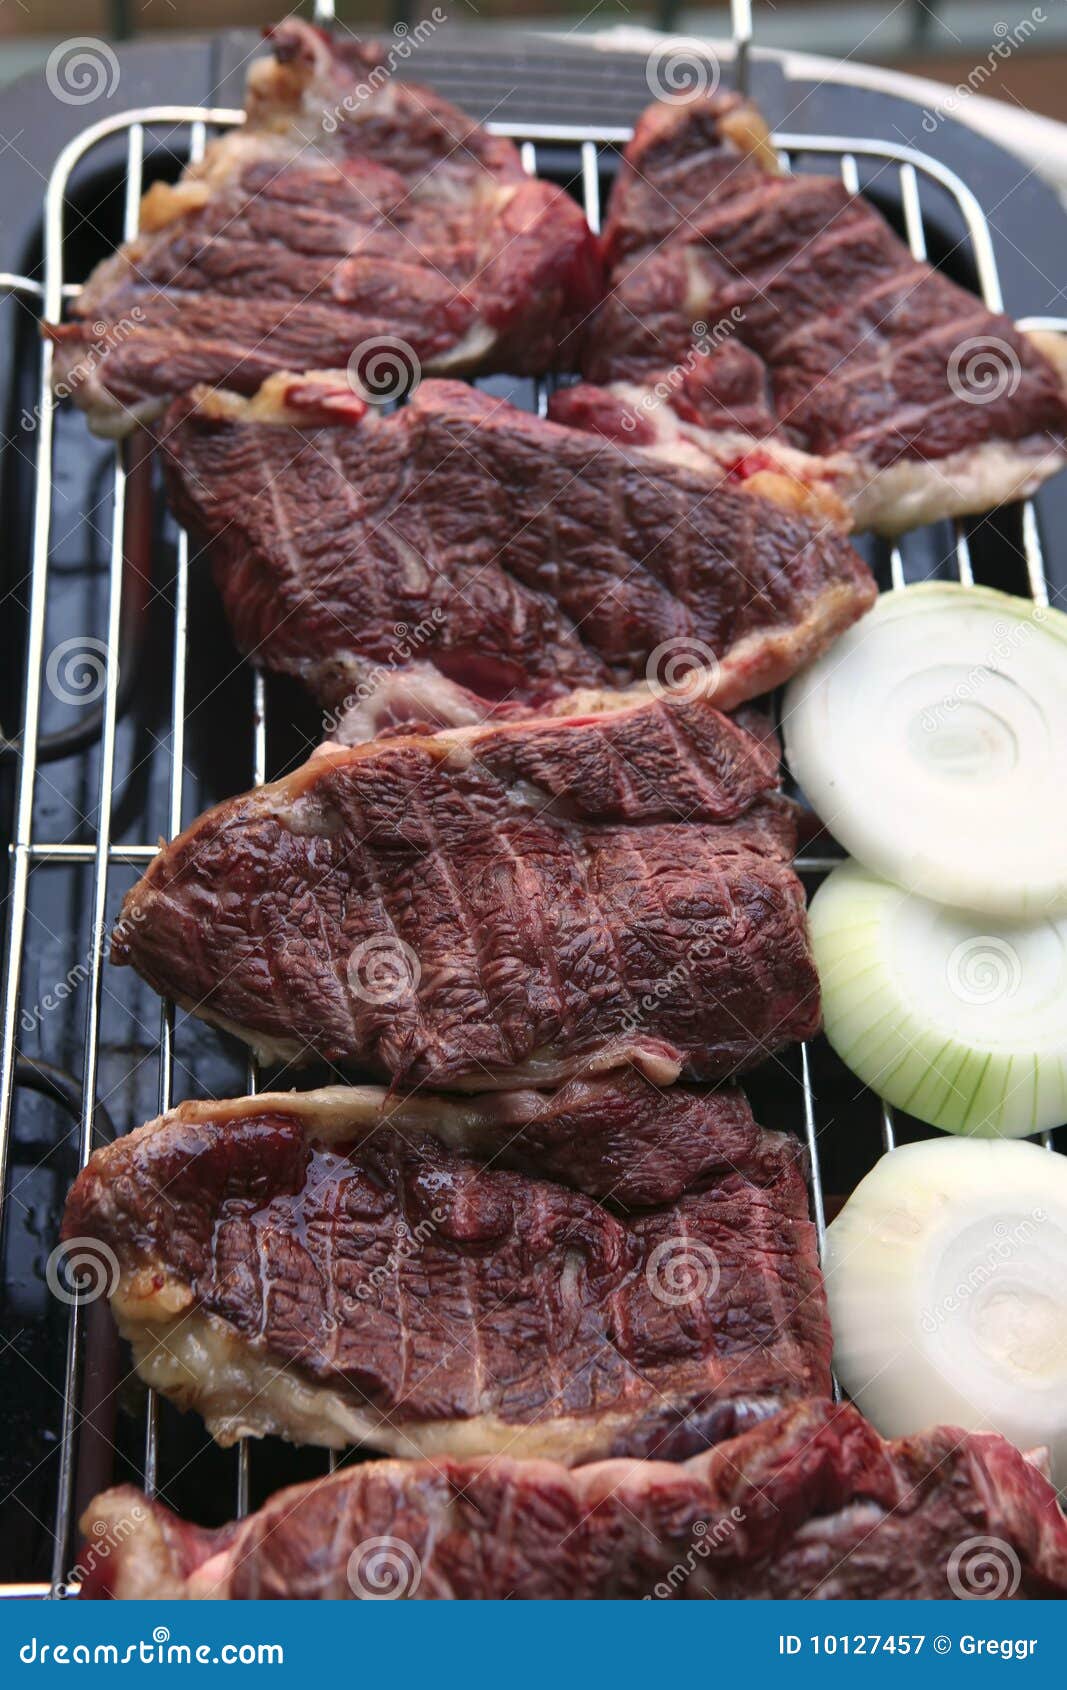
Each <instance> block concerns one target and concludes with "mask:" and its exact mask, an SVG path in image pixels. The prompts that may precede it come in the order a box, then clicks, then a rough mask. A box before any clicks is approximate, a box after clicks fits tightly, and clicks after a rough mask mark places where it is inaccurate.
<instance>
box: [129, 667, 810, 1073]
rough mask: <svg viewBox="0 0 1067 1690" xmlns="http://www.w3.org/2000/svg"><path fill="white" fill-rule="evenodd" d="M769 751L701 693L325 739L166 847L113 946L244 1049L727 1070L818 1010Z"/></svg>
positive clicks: (522, 1067) (790, 816) (296, 1055)
mask: <svg viewBox="0 0 1067 1690" xmlns="http://www.w3.org/2000/svg"><path fill="white" fill-rule="evenodd" d="M776 780H777V765H776V759H775V756H774V751H773V748H772V746H770V745H769V744H766V743H764V742H761V741H759V740H757V739H755V738H754V737H753V736H752V735H750V734H748V733H746V732H745V731H744V730H743V729H742V728H740V727H738V726H737V725H736V724H734V723H732V722H731V721H730V720H729V719H728V718H727V717H724V716H721V715H720V714H719V712H718V711H716V710H715V709H714V707H713V706H712V705H710V704H708V703H707V702H706V700H703V699H695V700H689V701H686V700H682V699H679V698H677V697H673V696H672V697H668V698H664V699H662V700H654V701H652V702H648V703H645V704H642V705H635V706H631V707H630V708H629V709H626V710H622V709H618V710H615V711H613V712H611V713H609V714H608V715H606V716H601V717H597V716H583V717H575V718H570V719H567V718H558V719H556V718H546V719H539V718H536V717H531V718H527V719H524V720H522V721H520V722H517V723H514V724H507V723H506V724H503V725H500V726H494V725H492V724H486V725H478V726H475V727H470V728H455V729H449V730H445V731H442V732H441V733H439V734H436V735H427V736H422V737H420V736H414V735H413V736H398V737H395V738H386V739H380V740H373V741H371V742H369V743H367V744H365V745H361V746H356V747H353V748H343V747H340V746H326V747H323V748H322V749H321V750H320V751H319V752H318V753H317V754H316V755H315V756H314V757H313V758H312V759H311V761H310V762H309V763H307V764H305V765H304V767H303V768H301V769H298V770H297V771H296V772H295V773H293V774H291V775H288V776H286V777H285V778H284V779H283V780H280V781H277V782H275V783H274V784H273V785H270V786H265V787H261V788H259V789H258V790H257V791H255V792H252V793H249V794H247V795H246V796H244V797H241V798H236V799H231V800H229V801H227V802H226V803H223V804H221V805H219V806H218V807H217V808H216V809H214V810H212V811H210V812H209V813H208V814H207V815H205V816H202V817H201V818H200V820H199V821H197V822H195V823H194V824H193V826H192V827H191V828H189V829H188V830H187V831H186V832H185V833H184V834H182V835H181V837H180V838H178V839H176V840H175V841H173V843H171V844H170V845H167V846H166V847H164V849H163V850H162V851H161V852H160V854H159V856H158V857H157V858H156V859H155V860H154V862H153V863H152V865H151V867H150V868H149V869H148V872H147V873H146V874H145V876H144V878H143V879H142V880H141V881H140V882H139V884H138V885H137V886H135V887H134V888H133V890H132V891H131V892H130V894H129V895H128V897H127V899H126V901H125V904H124V906H123V912H122V918H121V920H120V922H119V925H118V928H117V929H116V934H115V939H114V943H113V951H112V955H113V959H114V961H116V962H118V963H124V962H128V963H132V964H133V965H134V966H135V967H136V968H137V969H138V971H139V972H140V973H141V974H142V975H143V976H144V977H145V979H147V980H148V981H149V982H150V983H151V984H152V985H153V986H154V987H155V988H156V990H157V991H160V992H162V993H163V994H164V995H166V996H168V997H171V998H174V999H175V1000H176V1001H177V1002H178V1003H180V1004H182V1005H184V1006H186V1007H188V1008H189V1009H191V1010H192V1011H193V1012H194V1013H196V1014H198V1015H202V1016H204V1017H205V1018H206V1019H208V1020H211V1021H214V1022H216V1023H217V1024H219V1025H221V1026H223V1027H226V1028H228V1029H230V1030H231V1031H234V1032H236V1033H237V1034H238V1035H239V1036H240V1037H242V1038H245V1039H247V1040H248V1041H249V1042H250V1043H251V1044H253V1045H254V1046H255V1048H257V1049H258V1050H259V1051H260V1052H261V1054H262V1055H264V1056H265V1057H276V1058H280V1059H284V1060H288V1061H293V1062H300V1061H306V1060H308V1059H310V1058H311V1057H313V1056H315V1055H319V1056H323V1057H326V1058H327V1059H329V1060H334V1061H348V1062H351V1063H357V1064H360V1065H361V1066H364V1067H366V1068H367V1069H369V1070H370V1071H371V1072H372V1073H373V1074H375V1075H379V1076H384V1077H388V1078H391V1079H394V1080H397V1081H409V1082H411V1083H416V1082H418V1083H421V1082H426V1083H429V1084H436V1085H438V1086H440V1087H443V1088H444V1089H452V1088H459V1089H462V1090H470V1091H485V1090H494V1089H498V1088H505V1089H506V1088H508V1087H514V1086H516V1085H527V1084H535V1085H549V1084H555V1083H558V1082H560V1081H562V1080H564V1079H567V1078H569V1077H571V1076H573V1075H576V1074H581V1073H586V1074H589V1073H593V1072H596V1071H601V1072H603V1071H606V1070H607V1069H609V1068H616V1067H621V1066H626V1065H628V1064H630V1063H633V1064H635V1065H636V1066H637V1067H639V1068H640V1069H642V1070H643V1071H644V1072H645V1073H646V1074H648V1075H649V1076H650V1077H652V1078H654V1079H655V1080H657V1081H658V1082H660V1083H664V1084H669V1083H671V1082H673V1081H674V1080H675V1079H677V1078H678V1077H679V1075H682V1074H684V1075H686V1076H688V1077H690V1078H694V1079H722V1078H726V1077H728V1076H729V1075H730V1074H732V1073H733V1072H735V1071H737V1070H740V1069H742V1068H745V1067H747V1066H749V1065H751V1064H752V1063H754V1062H757V1061H759V1060H760V1059H761V1058H762V1057H764V1056H765V1055H767V1054H768V1053H769V1052H771V1051H773V1050H776V1049H777V1048H779V1047H780V1046H781V1045H784V1044H788V1043H790V1042H791V1041H793V1040H795V1039H799V1038H804V1037H807V1036H808V1035H809V1034H810V1033H812V1032H814V1031H815V1029H816V1028H817V1027H818V1024H819V993H818V982H817V978H816V974H815V969H814V965H813V962H812V958H811V954H810V951H809V948H808V938H807V924H806V915H805V907H804V894H803V890H802V888H801V886H800V883H799V881H798V880H797V878H796V876H795V874H794V873H793V870H792V867H791V865H790V858H791V856H792V853H793V848H794V844H795V821H794V810H793V807H792V805H790V804H789V803H788V802H787V801H786V800H784V799H782V798H781V797H779V796H778V795H777V793H776V791H775V786H776Z"/></svg>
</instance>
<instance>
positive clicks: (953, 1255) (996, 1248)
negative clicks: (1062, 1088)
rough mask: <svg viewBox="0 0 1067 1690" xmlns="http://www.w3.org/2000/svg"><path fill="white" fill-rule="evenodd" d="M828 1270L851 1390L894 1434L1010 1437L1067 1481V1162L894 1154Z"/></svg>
mask: <svg viewBox="0 0 1067 1690" xmlns="http://www.w3.org/2000/svg"><path fill="white" fill-rule="evenodd" d="M825 1269H826V1288H827V1294H828V1296H829V1302H830V1319H831V1321H832V1323H833V1329H834V1340H835V1349H834V1365H835V1367H836V1370H837V1374H838V1377H839V1378H840V1380H841V1383H842V1384H843V1385H844V1387H845V1389H846V1390H847V1391H848V1393H849V1395H850V1396H851V1397H852V1398H853V1400H854V1401H855V1402H856V1403H857V1404H858V1406H859V1408H860V1409H861V1410H862V1412H863V1413H864V1414H866V1415H867V1416H868V1417H869V1418H870V1419H871V1420H872V1421H873V1422H874V1424H875V1426H877V1427H878V1429H879V1431H880V1432H882V1433H883V1434H884V1435H885V1436H888V1437H900V1436H903V1435H906V1434H907V1433H910V1432H917V1431H921V1430H922V1429H923V1428H924V1427H927V1426H932V1425H950V1426H963V1427H966V1428H967V1429H969V1430H984V1431H989V1430H995V1431H998V1432H1002V1433H1003V1434H1004V1436H1005V1437H1007V1438H1010V1439H1011V1441H1012V1442H1013V1443H1015V1444H1017V1445H1018V1446H1019V1448H1020V1449H1022V1450H1031V1449H1035V1448H1038V1447H1040V1446H1046V1447H1047V1448H1048V1449H1049V1451H1050V1454H1051V1456H1052V1464H1053V1473H1054V1475H1055V1476H1056V1477H1057V1479H1058V1482H1059V1483H1060V1484H1062V1483H1063V1482H1064V1480H1065V1479H1067V1158H1064V1157H1062V1156H1059V1155H1055V1154H1050V1153H1049V1152H1048V1151H1047V1150H1042V1149H1041V1148H1040V1146H1038V1145H1034V1144H1024V1143H1015V1144H1009V1143H1006V1142H1003V1141H1002V1142H999V1143H998V1142H992V1143H991V1142H980V1141H977V1140H968V1141H965V1142H964V1141H961V1140H958V1139H945V1138H939V1139H931V1140H928V1141H926V1142H924V1143H922V1144H909V1145H905V1146H903V1147H902V1148H901V1149H899V1150H893V1151H891V1152H890V1153H889V1154H888V1155H887V1156H883V1157H882V1159H881V1161H880V1162H878V1163H877V1165H876V1166H875V1167H874V1168H873V1169H872V1171H871V1172H870V1173H869V1174H868V1175H867V1177H866V1179H865V1180H863V1181H862V1183H861V1184H860V1185H859V1186H857V1188H856V1190H855V1192H854V1193H853V1195H852V1196H851V1197H850V1198H849V1200H848V1202H847V1203H846V1204H845V1207H844V1208H843V1209H842V1211H841V1213H840V1214H839V1215H838V1217H837V1219H836V1220H835V1221H834V1222H833V1224H832V1225H831V1227H830V1228H829V1232H828V1236H827V1248H826V1259H825Z"/></svg>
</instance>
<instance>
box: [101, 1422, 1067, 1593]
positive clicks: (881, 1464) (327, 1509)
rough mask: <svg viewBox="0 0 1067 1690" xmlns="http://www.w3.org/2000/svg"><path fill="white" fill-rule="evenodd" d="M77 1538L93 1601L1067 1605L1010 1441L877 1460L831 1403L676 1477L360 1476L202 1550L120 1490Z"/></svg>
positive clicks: (978, 1440) (609, 1466)
mask: <svg viewBox="0 0 1067 1690" xmlns="http://www.w3.org/2000/svg"><path fill="white" fill-rule="evenodd" d="M82 1530H83V1532H84V1533H85V1537H86V1548H85V1551H84V1554H83V1560H84V1563H85V1564H84V1567H83V1568H82V1569H81V1571H83V1572H84V1575H85V1579H84V1584H83V1587H82V1594H83V1595H84V1596H88V1597H101V1596H112V1597H116V1598H142V1599H144V1598H151V1599H153V1600H156V1599H160V1598H168V1597H215V1598H222V1599H228V1600H234V1601H243V1600H254V1599H268V1598H315V1599H319V1598H333V1599H345V1600H350V1599H352V1598H353V1597H355V1598H357V1599H374V1598H382V1597H393V1598H405V1599H409V1600H410V1599H416V1600H419V1601H424V1600H435V1599H437V1600H441V1599H458V1600H472V1599H473V1600H477V1599H502V1598H507V1597H513V1598H519V1599H525V1600H531V1601H533V1600H539V1599H540V1600H544V1599H552V1600H557V1601H578V1600H582V1599H588V1598H599V1599H612V1598H615V1599H619V1598H622V1599H627V1598H628V1599H631V1600H634V1599H640V1598H642V1597H645V1598H652V1599H653V1600H656V1599H662V1600H678V1601H699V1600H701V1599H709V1598H718V1599H720V1600H722V1599H727V1600H729V1599H735V1600H736V1599H750V1600H759V1599H766V1598H777V1599H788V1598H806V1599H812V1598H814V1599H819V1600H828V1599H834V1598H852V1599H861V1600H872V1599H879V1598H885V1599H889V1598H908V1599H915V1598H928V1599H931V1600H935V1599H938V1598H940V1599H947V1600H951V1599H953V1598H955V1599H957V1600H966V1599H968V1598H970V1597H990V1596H995V1597H999V1598H1001V1599H1003V1600H1010V1599H1015V1600H1025V1599H1027V1598H1029V1599H1034V1598H1045V1599H1052V1598H1059V1599H1061V1600H1062V1598H1063V1597H1064V1596H1067V1522H1065V1520H1064V1517H1063V1515H1062V1514H1061V1512H1060V1509H1059V1504H1058V1501H1057V1497H1056V1492H1055V1490H1054V1489H1053V1487H1052V1485H1051V1484H1049V1482H1048V1480H1047V1479H1046V1478H1045V1477H1044V1476H1043V1475H1042V1474H1041V1473H1040V1472H1039V1471H1038V1469H1037V1468H1036V1467H1035V1466H1034V1465H1032V1464H1031V1463H1030V1462H1029V1461H1027V1459H1026V1457H1025V1456H1023V1455H1021V1454H1020V1452H1019V1451H1018V1450H1017V1449H1015V1448H1013V1447H1012V1445H1011V1444H1009V1443H1007V1442H1006V1440H1005V1439H1003V1438H1000V1437H997V1436H996V1435H995V1434H993V1433H987V1432H962V1431H959V1430H956V1429H953V1428H950V1427H940V1428H937V1429H934V1430H932V1431H927V1432H921V1433H919V1434H917V1435H916V1436H914V1437H911V1438H901V1439H898V1440H896V1441H894V1442H892V1443H889V1442H885V1441H883V1439H881V1438H880V1437H879V1436H878V1434H877V1433H876V1432H875V1431H874V1429H873V1428H872V1427H871V1426H869V1425H868V1424H867V1423H866V1421H864V1420H863V1419H862V1418H861V1417H860V1415H859V1413H858V1412H857V1410H856V1409H854V1408H852V1407H851V1406H849V1405H847V1404H837V1405H835V1404H833V1403H829V1402H808V1403H803V1404H800V1405H799V1406H797V1407H795V1408H791V1409H787V1410H786V1411H785V1412H783V1413H782V1414H780V1415H777V1416H775V1418H774V1419H772V1420H767V1421H764V1422H763V1423H762V1424H761V1425H759V1426H757V1427H755V1428H754V1429H753V1430H752V1431H749V1432H747V1433H745V1434H744V1435H743V1436H741V1437H738V1438H736V1439H733V1440H731V1441H730V1442H729V1443H726V1444H720V1445H719V1446H718V1447H717V1448H716V1449H712V1450H709V1451H708V1452H707V1453H705V1454H703V1455H698V1456H696V1457H694V1458H693V1459H692V1460H690V1461H688V1462H685V1463H684V1464H681V1465H675V1464H673V1463H670V1462H664V1461H636V1462H635V1461H605V1462H594V1463H593V1464H592V1465H590V1466H586V1467H578V1468H575V1469H573V1470H569V1471H568V1470H567V1469H565V1468H562V1467H559V1466H556V1465H555V1464H554V1463H551V1462H547V1461H513V1460H510V1459H508V1458H507V1457H503V1456H497V1457H495V1458H494V1459H492V1460H489V1461H486V1462H456V1461H449V1460H444V1461H437V1462H429V1461H423V1462H415V1461H381V1462H369V1463H366V1464H365V1465H363V1466H360V1467H355V1468H347V1469H345V1470H343V1471H341V1472H338V1473H335V1474H333V1475H332V1476H331V1477H330V1478H328V1479H320V1480H316V1481H314V1482H313V1483H311V1484H306V1485H299V1486H295V1487H293V1488H292V1489H290V1490H286V1491H282V1492H280V1493H279V1494H278V1495H277V1496H274V1497H272V1498H271V1500H270V1502H268V1503H267V1505H266V1507H264V1508H262V1509H261V1510H260V1511H259V1513H258V1514H253V1515H252V1517H251V1518H250V1519H247V1520H241V1521H234V1522H232V1523H231V1524H230V1525H227V1526H223V1527H222V1528H221V1529H219V1530H215V1531H211V1530H206V1529H204V1528H202V1527H200V1526H194V1525H190V1524H188V1523H186V1522H185V1521H183V1520H179V1519H178V1518H176V1516H175V1515H173V1514H172V1513H170V1511H169V1510H168V1509H167V1508H165V1507H164V1506H163V1505H162V1504H161V1503H159V1502H150V1501H148V1499H147V1498H146V1497H144V1496H142V1495H141V1494H140V1492H138V1491H136V1490H134V1489H133V1488H132V1487H131V1486H124V1487H122V1488H120V1489H118V1490H112V1491H108V1492H106V1493H105V1494H104V1495H103V1496H100V1497H98V1498H97V1499H96V1501H95V1502H94V1503H93V1504H92V1505H91V1506H90V1508H89V1509H88V1511H87V1512H86V1514H85V1516H84V1518H83V1520H82ZM99 1543H106V1544H108V1545H109V1546H111V1545H115V1546H116V1547H115V1548H114V1549H111V1548H110V1547H109V1552H108V1554H107V1555H102V1554H99V1553H97V1552H95V1551H94V1545H96V1544H99Z"/></svg>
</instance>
